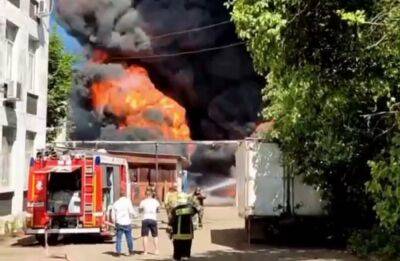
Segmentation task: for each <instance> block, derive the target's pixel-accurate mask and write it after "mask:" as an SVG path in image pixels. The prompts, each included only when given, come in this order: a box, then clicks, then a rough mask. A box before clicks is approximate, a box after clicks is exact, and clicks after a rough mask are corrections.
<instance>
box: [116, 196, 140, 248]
mask: <svg viewBox="0 0 400 261" xmlns="http://www.w3.org/2000/svg"><path fill="white" fill-rule="evenodd" d="M136 216H137V212H136V211H135V209H134V208H133V206H132V202H131V200H130V199H128V198H127V197H126V192H125V191H121V194H120V198H119V199H118V200H117V201H115V202H114V204H113V206H112V219H113V221H114V224H115V228H116V231H117V240H116V247H115V248H116V252H117V255H118V256H119V255H121V241H122V235H123V234H124V235H125V238H126V242H127V245H128V250H129V255H133V254H134V250H133V238H132V218H133V217H136Z"/></svg>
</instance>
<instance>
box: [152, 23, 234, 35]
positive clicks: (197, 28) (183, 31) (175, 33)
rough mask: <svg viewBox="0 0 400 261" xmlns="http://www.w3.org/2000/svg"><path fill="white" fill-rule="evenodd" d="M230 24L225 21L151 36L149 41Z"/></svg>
mask: <svg viewBox="0 0 400 261" xmlns="http://www.w3.org/2000/svg"><path fill="white" fill-rule="evenodd" d="M230 23H232V21H230V20H226V21H223V22H220V23H216V24H210V25H206V26H201V27H196V28H192V29H186V30H182V31H176V32H171V33H166V34H161V35H156V36H151V37H150V40H158V39H162V38H167V37H170V36H174V35H181V34H186V33H190V32H198V31H202V30H207V29H211V28H214V27H218V26H221V25H225V24H230Z"/></svg>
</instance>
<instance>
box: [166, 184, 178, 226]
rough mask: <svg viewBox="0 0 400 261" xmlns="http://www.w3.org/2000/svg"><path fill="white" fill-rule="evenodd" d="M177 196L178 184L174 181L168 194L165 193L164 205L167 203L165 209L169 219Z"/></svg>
mask: <svg viewBox="0 0 400 261" xmlns="http://www.w3.org/2000/svg"><path fill="white" fill-rule="evenodd" d="M177 196H178V186H177V184H176V183H174V184H173V185H172V187H170V189H169V191H168V192H167V194H166V195H165V200H164V205H165V210H166V211H167V215H168V220H169V218H170V214H171V210H172V208H173V207H174V204H175V202H176V199H177Z"/></svg>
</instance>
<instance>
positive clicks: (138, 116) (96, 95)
mask: <svg viewBox="0 0 400 261" xmlns="http://www.w3.org/2000/svg"><path fill="white" fill-rule="evenodd" d="M91 91H92V102H93V108H95V110H96V111H97V113H99V114H103V112H104V111H105V110H107V111H108V112H111V113H112V114H113V115H115V116H116V117H118V118H119V119H121V122H120V125H119V128H120V129H123V128H125V127H134V128H150V129H155V130H157V131H160V132H161V133H162V134H163V138H164V139H166V140H190V131H189V127H188V125H187V123H186V111H185V109H184V108H183V107H182V106H180V105H179V104H178V103H177V102H176V101H174V100H173V99H171V98H169V97H168V96H166V95H164V94H163V93H162V92H160V91H159V90H157V89H156V88H155V86H154V84H153V83H152V82H151V80H150V78H149V75H148V73H147V71H146V69H144V68H143V67H140V66H137V65H132V66H129V67H128V68H126V69H125V74H124V75H123V76H122V77H119V78H117V79H111V80H110V79H108V80H103V81H101V82H96V83H94V84H93V85H92V88H91Z"/></svg>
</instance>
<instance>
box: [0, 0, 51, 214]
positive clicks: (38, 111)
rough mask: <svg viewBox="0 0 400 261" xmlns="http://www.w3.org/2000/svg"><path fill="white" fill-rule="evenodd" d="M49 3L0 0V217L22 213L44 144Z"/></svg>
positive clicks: (33, 0)
mask: <svg viewBox="0 0 400 261" xmlns="http://www.w3.org/2000/svg"><path fill="white" fill-rule="evenodd" d="M50 1H51V0H45V1H40V0H0V216H4V215H10V214H14V215H15V214H18V213H20V212H22V211H23V210H24V204H25V195H26V191H27V186H28V184H27V180H28V179H27V176H28V167H29V162H30V158H31V157H32V156H34V155H35V153H36V151H37V150H38V149H42V148H44V147H45V145H46V111H47V109H46V108H47V81H48V79H47V77H48V48H49V31H50V30H51V28H50V23H49V16H48V15H46V13H45V12H43V11H46V10H50V7H51V6H50V5H51V3H50ZM39 11H42V12H41V13H39ZM9 88H15V89H16V90H17V91H16V92H15V93H16V94H17V95H16V96H15V97H16V98H11V99H10V97H14V96H12V95H10V91H9V90H10V89H9Z"/></svg>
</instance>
